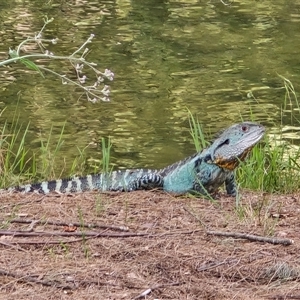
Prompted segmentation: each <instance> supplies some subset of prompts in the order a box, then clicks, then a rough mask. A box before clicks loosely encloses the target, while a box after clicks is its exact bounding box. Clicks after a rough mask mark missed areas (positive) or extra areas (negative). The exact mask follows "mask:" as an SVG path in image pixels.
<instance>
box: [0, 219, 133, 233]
mask: <svg viewBox="0 0 300 300" xmlns="http://www.w3.org/2000/svg"><path fill="white" fill-rule="evenodd" d="M1 221H4V220H0V222H1ZM9 222H10V223H21V224H31V223H33V222H35V224H42V225H54V226H76V227H79V228H81V227H87V228H104V229H111V230H119V231H129V228H128V227H127V226H117V225H104V224H96V223H94V224H93V223H92V224H84V223H76V222H75V223H73V222H70V223H67V222H56V221H41V220H28V219H12V220H9Z"/></svg>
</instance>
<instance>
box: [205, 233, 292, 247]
mask: <svg viewBox="0 0 300 300" xmlns="http://www.w3.org/2000/svg"><path fill="white" fill-rule="evenodd" d="M206 234H208V235H218V236H226V237H233V238H239V239H247V240H250V241H256V242H264V243H270V244H274V245H278V244H282V245H285V246H289V245H292V244H293V243H294V241H293V240H291V239H280V238H271V237H266V236H259V235H253V234H246V233H240V232H221V231H209V230H208V231H206Z"/></svg>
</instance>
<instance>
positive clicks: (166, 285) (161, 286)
mask: <svg viewBox="0 0 300 300" xmlns="http://www.w3.org/2000/svg"><path fill="white" fill-rule="evenodd" d="M180 284H182V283H180V282H174V283H169V284H159V285H155V286H153V287H152V288H148V289H147V290H145V291H144V292H142V293H141V294H139V295H138V296H136V297H134V298H133V300H137V299H141V298H144V297H146V296H147V295H149V294H150V293H151V292H153V291H154V290H155V289H160V288H164V287H168V286H176V285H180Z"/></svg>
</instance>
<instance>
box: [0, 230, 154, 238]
mask: <svg viewBox="0 0 300 300" xmlns="http://www.w3.org/2000/svg"><path fill="white" fill-rule="evenodd" d="M0 235H12V236H14V237H16V236H22V237H29V236H85V237H88V236H91V237H121V238H122V237H136V236H149V234H148V233H138V232H137V233H102V232H96V231H87V232H59V231H35V232H28V231H13V230H0Z"/></svg>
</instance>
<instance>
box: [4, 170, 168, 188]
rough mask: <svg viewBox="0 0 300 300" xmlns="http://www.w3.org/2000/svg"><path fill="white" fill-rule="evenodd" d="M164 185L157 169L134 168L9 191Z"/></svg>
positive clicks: (28, 185)
mask: <svg viewBox="0 0 300 300" xmlns="http://www.w3.org/2000/svg"><path fill="white" fill-rule="evenodd" d="M162 186H163V178H162V176H160V175H158V174H157V171H156V170H150V169H133V170H125V171H114V172H112V173H110V174H105V173H99V174H92V175H87V176H83V177H72V178H68V179H58V180H52V181H43V182H40V183H34V184H26V185H21V186H17V187H13V188H9V189H8V191H14V192H15V191H16V192H25V193H30V192H35V193H41V194H48V193H49V192H57V193H74V192H83V191H91V190H98V191H121V192H125V191H127V192H131V191H135V190H141V189H153V188H160V187H162Z"/></svg>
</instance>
